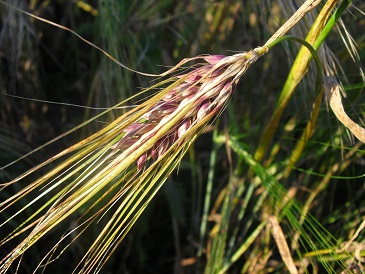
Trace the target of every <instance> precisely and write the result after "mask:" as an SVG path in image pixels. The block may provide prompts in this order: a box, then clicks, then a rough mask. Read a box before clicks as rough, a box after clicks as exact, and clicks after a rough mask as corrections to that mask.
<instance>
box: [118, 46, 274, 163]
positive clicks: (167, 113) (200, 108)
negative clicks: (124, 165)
mask: <svg viewBox="0 0 365 274" xmlns="http://www.w3.org/2000/svg"><path fill="white" fill-rule="evenodd" d="M267 50H268V49H267V48H264V47H263V48H256V49H254V50H251V51H248V52H243V53H239V54H235V55H232V56H224V55H211V56H199V57H195V58H190V59H184V60H183V61H182V62H180V63H179V64H178V65H177V66H176V67H174V68H172V69H171V70H169V72H173V71H176V69H177V68H179V67H180V66H181V65H183V64H185V63H187V62H189V61H192V60H196V59H201V60H204V61H205V62H204V63H203V64H198V65H197V66H196V67H195V68H193V69H192V70H191V71H189V72H187V73H184V74H180V75H178V76H176V77H177V79H178V80H180V81H181V82H180V83H179V85H177V86H176V87H174V88H172V89H171V90H169V91H168V92H167V93H166V94H165V95H164V96H163V97H162V98H161V100H160V101H158V102H157V103H156V104H154V105H152V106H151V107H150V109H149V111H147V112H146V113H145V114H144V115H143V116H142V118H141V119H139V120H138V121H136V122H134V123H132V124H131V125H129V126H128V127H126V128H125V129H124V132H125V135H124V136H123V137H122V138H121V140H120V141H119V142H118V143H117V144H116V145H115V148H117V149H129V152H130V153H133V152H134V151H135V150H136V149H137V148H138V147H139V146H140V145H142V144H143V140H148V139H150V138H152V137H153V136H155V134H156V133H157V132H158V130H160V129H161V128H162V127H163V125H164V124H166V123H168V122H169V121H171V120H172V119H173V118H174V117H177V116H178V114H180V117H181V118H180V119H179V120H178V121H177V122H176V123H175V124H174V125H173V126H172V127H171V128H170V129H169V130H168V132H166V133H165V134H164V135H163V136H162V137H160V139H159V140H158V141H157V142H155V144H154V145H152V147H150V149H149V151H148V152H147V153H146V154H143V155H141V156H140V157H139V158H138V160H137V166H138V170H141V169H142V168H143V167H144V165H145V164H146V163H147V161H148V159H150V158H151V159H152V160H154V161H156V160H158V159H159V158H160V157H161V156H162V155H163V154H164V153H165V152H166V151H167V149H168V148H169V147H170V146H171V145H172V144H174V143H176V142H177V143H178V144H180V143H181V139H182V138H184V136H185V135H187V134H189V131H190V129H191V128H192V127H194V126H195V125H196V124H197V123H200V121H203V124H204V125H206V123H207V122H208V121H209V120H210V119H211V118H213V117H214V116H216V115H217V114H218V113H220V112H221V111H222V110H223V109H224V108H225V106H226V105H227V102H228V100H229V98H230V97H231V95H232V93H233V90H234V87H235V86H236V85H237V83H238V81H239V79H240V77H241V76H242V74H243V73H244V72H245V71H246V70H247V68H248V67H249V66H250V65H251V64H252V63H254V62H255V61H256V60H257V59H258V58H259V57H260V56H261V55H263V54H265V53H266V52H267ZM181 113H183V115H181Z"/></svg>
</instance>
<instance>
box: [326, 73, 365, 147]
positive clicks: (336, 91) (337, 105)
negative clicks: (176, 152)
mask: <svg viewBox="0 0 365 274" xmlns="http://www.w3.org/2000/svg"><path fill="white" fill-rule="evenodd" d="M340 88H341V85H340V84H339V83H338V82H337V80H336V78H334V77H326V78H325V79H324V90H325V93H326V97H327V101H328V102H329V105H330V107H331V109H332V111H333V112H334V114H335V115H336V117H337V119H338V120H340V122H341V123H342V124H343V125H344V126H345V127H347V128H348V129H349V130H350V131H351V132H352V134H354V135H355V137H356V138H357V139H359V140H360V141H361V142H363V143H365V129H364V128H363V127H361V126H359V125H358V124H357V123H355V122H354V121H352V120H351V118H350V117H349V116H348V115H347V114H346V112H345V110H344V108H343V105H342V100H341V89H340Z"/></svg>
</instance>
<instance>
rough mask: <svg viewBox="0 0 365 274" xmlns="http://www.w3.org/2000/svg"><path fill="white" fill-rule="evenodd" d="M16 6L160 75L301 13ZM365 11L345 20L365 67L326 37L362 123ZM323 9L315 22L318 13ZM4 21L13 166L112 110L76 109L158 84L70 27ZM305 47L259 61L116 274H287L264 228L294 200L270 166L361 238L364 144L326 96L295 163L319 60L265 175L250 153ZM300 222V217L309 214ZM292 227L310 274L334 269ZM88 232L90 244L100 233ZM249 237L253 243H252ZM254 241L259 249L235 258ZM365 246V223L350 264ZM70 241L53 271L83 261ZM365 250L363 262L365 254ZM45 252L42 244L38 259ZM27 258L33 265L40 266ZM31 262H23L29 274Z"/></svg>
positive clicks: (260, 39)
mask: <svg viewBox="0 0 365 274" xmlns="http://www.w3.org/2000/svg"><path fill="white" fill-rule="evenodd" d="M293 2H295V1H293ZM298 2H300V1H298ZM9 3H12V4H13V5H16V6H17V7H19V8H21V9H24V10H26V11H30V12H31V13H33V14H35V15H38V16H41V17H43V18H46V19H48V20H50V21H53V22H56V23H58V24H61V25H64V26H67V27H69V28H71V29H72V30H74V31H76V32H77V33H79V34H80V35H82V36H83V37H85V38H86V39H88V40H90V41H91V42H93V43H95V44H96V45H98V46H100V47H101V48H103V49H104V50H105V51H106V52H108V53H110V54H111V55H112V56H114V57H115V58H116V59H118V60H120V61H121V62H122V63H123V64H125V65H127V66H128V67H130V68H132V69H134V70H139V71H143V72H147V73H161V72H163V71H164V70H166V69H167V68H168V67H169V66H172V65H174V64H176V63H178V61H180V60H181V59H183V58H185V57H192V56H195V55H198V54H225V55H229V54H232V53H233V52H236V51H243V50H249V49H252V48H254V47H256V46H257V45H262V44H264V43H265V41H266V40H267V38H268V37H269V36H270V34H272V33H273V32H274V31H275V30H276V29H277V28H278V27H279V26H280V25H281V24H282V23H283V22H285V20H286V19H287V18H288V16H290V15H291V13H292V12H293V10H290V8H296V7H295V6H293V7H291V5H294V4H287V3H285V1H282V2H281V1H276V0H275V1H270V3H268V1H259V0H251V1H235V0H228V1H223V0H222V1H220V0H216V1H194V0H186V1H172V0H163V1H161V0H160V1H159V0H155V1H154V0H138V1H125V0H123V1H108V0H104V1H76V0H74V1H65V0H55V1H37V0H32V1H30V2H29V3H27V4H25V2H22V1H20V2H18V1H9ZM284 7H286V8H287V9H285V8H284ZM359 10H360V11H361V10H362V11H363V12H364V11H365V4H364V3H363V2H362V1H354V6H353V7H351V8H350V9H349V11H348V12H346V13H345V14H344V16H343V22H344V25H345V26H346V27H347V29H348V32H349V33H350V34H351V35H352V36H353V38H354V39H355V41H356V43H357V45H358V49H359V51H358V52H359V55H360V59H361V60H362V63H361V64H358V66H356V65H354V62H353V61H352V60H351V58H350V55H349V53H348V50H347V49H346V46H345V45H344V43H343V38H341V36H340V33H339V29H336V30H335V31H334V32H333V33H331V35H330V36H329V37H328V38H327V40H326V44H327V46H328V47H329V49H330V50H331V51H332V52H333V55H334V56H336V58H337V62H338V64H339V65H340V67H341V69H340V68H339V67H338V75H337V76H338V78H339V79H340V80H342V84H343V85H344V86H345V89H346V92H347V97H346V98H345V99H344V105H345V108H346V110H347V112H348V113H349V115H350V116H351V117H352V118H353V119H354V120H355V121H356V122H358V123H359V124H360V125H363V123H362V119H363V116H364V110H365V106H364V102H365V96H364V95H363V88H364V84H363V82H362V78H361V74H360V72H359V66H360V67H364V60H365V52H364V49H365V33H364V32H363V31H362V30H363V29H364V28H365V16H364V15H363V13H361V12H359ZM310 16H312V17H313V18H315V13H314V12H313V13H311V15H310ZM0 17H1V26H0V90H1V92H0V166H4V165H5V164H7V163H9V162H11V161H12V160H15V159H16V158H18V157H19V156H21V155H23V154H25V153H26V152H28V151H30V150H31V148H36V147H37V146H39V145H41V144H43V143H44V142H46V141H48V140H50V139H52V138H54V137H56V136H58V135H59V134H61V133H63V132H65V131H67V130H68V129H70V128H72V127H74V126H75V125H77V124H79V123H80V122H82V121H85V120H86V119H87V118H89V117H91V116H93V115H95V114H96V113H99V112H100V110H92V109H86V108H78V107H73V106H69V105H66V104H77V105H82V106H92V107H96V108H106V107H110V106H112V105H114V104H115V103H117V102H119V101H121V100H123V99H125V98H128V97H129V96H131V95H133V94H136V93H137V92H138V91H139V90H140V89H141V88H142V87H147V86H149V85H151V84H152V83H154V82H155V81H156V80H154V79H151V78H147V77H142V76H140V75H138V74H136V73H133V72H130V71H127V70H125V69H123V68H120V67H119V66H118V65H116V64H115V63H113V62H112V61H111V60H110V59H108V58H107V57H106V56H104V55H103V54H102V53H100V52H99V51H97V50H95V49H94V48H92V47H90V46H89V45H87V44H85V43H84V42H82V41H81V40H79V39H78V38H77V37H75V36H73V35H72V34H70V33H69V32H66V31H64V30H61V29H57V28H55V27H54V26H50V25H48V24H45V23H43V22H39V21H37V20H35V19H33V18H31V17H29V16H26V15H24V14H21V13H19V12H17V11H15V10H11V9H8V8H6V7H5V6H3V5H1V4H0ZM310 27H311V19H310V17H306V18H305V20H303V22H301V23H300V24H298V25H297V26H295V27H294V29H293V30H292V31H291V34H293V35H297V36H299V37H301V38H304V37H305V35H306V33H307V32H308V30H309V28H310ZM297 52H298V46H297V45H295V44H292V43H285V44H283V46H278V47H276V48H274V49H273V50H272V51H271V52H270V53H269V54H268V55H266V56H265V57H264V58H262V59H261V60H260V61H258V62H257V63H256V64H255V65H254V66H253V67H252V68H250V70H249V71H248V72H247V73H246V74H245V75H244V77H243V78H242V79H241V82H240V85H239V86H238V87H237V90H236V93H235V96H234V97H233V98H232V100H231V103H230V105H229V107H228V109H227V110H226V112H225V113H224V114H223V115H222V116H221V118H220V119H219V121H217V122H215V123H214V125H212V127H211V128H209V129H207V130H206V132H205V133H204V134H203V135H202V136H201V137H200V138H199V139H198V141H197V142H196V143H195V144H194V146H193V148H192V149H191V150H190V151H189V153H188V155H187V156H186V157H185V158H184V159H183V161H182V162H181V165H180V166H179V169H178V171H176V173H174V174H172V176H170V178H169V180H168V181H167V182H166V183H165V186H164V187H163V190H162V191H160V192H159V193H158V194H157V197H156V198H155V199H154V200H153V201H152V202H151V204H150V205H149V206H148V208H147V210H146V212H145V213H144V214H143V215H142V217H141V219H140V220H138V222H137V224H136V226H135V227H134V228H133V229H132V231H131V232H130V234H129V235H128V237H127V238H126V240H125V241H124V242H123V243H122V244H121V246H120V247H119V248H118V249H117V251H116V252H115V253H114V254H113V256H112V257H111V258H110V259H109V261H108V263H107V264H106V266H105V268H104V270H103V273H128V272H129V273H203V272H204V271H206V273H218V272H217V271H216V270H215V269H217V264H218V266H219V267H222V266H229V267H230V268H229V271H228V272H229V273H259V272H260V273H284V272H285V271H286V270H285V265H284V264H283V262H282V259H281V257H280V254H279V252H278V250H277V247H276V244H275V241H274V240H273V239H272V237H271V236H270V228H269V226H264V222H265V221H266V219H267V217H268V216H269V215H280V212H278V211H280V210H281V208H279V207H278V208H275V207H273V204H275V202H273V201H271V202H268V200H270V195H268V190H267V189H265V187H264V186H263V185H262V184H261V183H260V180H259V178H262V177H261V176H260V175H262V176H264V177H265V178H269V177H270V178H272V179H273V180H277V181H280V182H281V184H282V185H283V186H284V187H285V188H286V190H287V191H288V195H289V196H290V197H291V198H293V197H294V198H295V199H296V200H297V201H299V203H301V204H302V205H303V207H304V209H305V210H308V211H309V212H310V213H311V214H312V215H313V216H314V217H315V218H316V219H317V220H319V222H320V223H321V224H322V225H323V226H325V227H326V229H327V230H328V231H329V232H330V233H331V234H332V235H333V236H334V237H335V238H336V239H338V243H337V244H338V248H340V246H341V244H344V243H345V242H346V241H349V239H350V238H351V237H352V236H353V235H354V233H355V231H356V230H357V229H358V228H359V226H360V224H361V222H362V221H363V220H364V216H365V182H364V174H365V162H364V153H365V150H364V146H363V144H361V143H359V142H358V141H357V140H355V139H353V138H352V137H351V135H350V134H348V132H347V130H346V128H345V127H343V126H342V125H340V123H339V122H338V121H337V119H336V117H335V116H334V115H333V113H332V112H331V111H330V110H329V109H328V108H327V107H326V105H325V103H323V104H322V107H321V110H320V113H319V118H318V121H317V125H316V130H315V133H314V135H313V136H312V138H311V139H310V140H309V142H308V144H307V147H306V148H305V150H304V152H303V153H302V154H301V156H300V159H299V161H298V162H297V163H296V165H295V166H294V167H293V172H291V173H290V175H289V176H287V177H286V176H285V170H286V168H287V166H288V164H287V163H288V158H289V157H290V155H291V152H292V151H293V149H294V148H295V144H296V142H297V141H298V139H299V137H300V136H301V134H302V132H303V130H304V129H305V127H306V123H307V121H308V119H309V115H310V111H311V108H312V104H313V102H314V99H315V96H316V95H315V93H314V82H315V80H314V79H315V75H316V71H315V68H314V66H313V67H312V66H311V67H310V68H309V74H308V75H307V76H306V77H305V79H304V80H303V82H302V83H301V84H300V86H299V87H298V88H297V90H296V92H295V94H294V97H293V98H291V100H290V102H289V105H288V106H287V108H286V110H285V112H284V114H283V116H282V117H281V119H280V123H279V127H278V130H277V132H276V134H275V136H274V140H273V142H272V143H271V145H270V148H269V152H268V153H267V155H266V156H265V158H264V160H262V161H261V162H260V163H259V165H260V166H261V167H262V170H264V171H261V172H262V173H260V172H257V171H256V173H255V175H253V174H252V168H253V167H252V166H250V165H249V164H248V160H247V159H248V158H247V157H248V156H247V155H251V154H252V155H253V154H254V152H255V150H256V148H257V146H258V144H259V140H260V137H261V134H262V133H263V130H264V128H265V127H266V125H267V123H268V122H269V120H270V118H271V117H272V114H273V111H274V108H275V105H276V101H277V99H278V95H279V93H280V90H281V88H282V86H283V84H284V82H285V79H286V77H287V74H288V72H289V70H290V68H291V65H292V62H293V59H294V58H295V55H296V53H297ZM10 95H15V96H21V97H25V98H30V99H37V100H44V101H52V102H60V103H65V104H64V105H62V104H50V103H47V102H38V101H35V100H25V99H20V98H15V97H12V96H10ZM133 103H136V102H131V105H132V104H133ZM122 112H123V110H118V111H113V112H110V114H109V117H108V118H106V119H105V120H103V121H97V122H95V123H93V124H92V125H91V126H88V127H86V128H85V129H84V131H83V133H82V134H81V135H77V136H73V137H67V138H64V139H62V141H61V142H58V143H57V146H52V145H51V146H50V147H49V148H48V149H47V150H42V151H40V152H39V153H37V154H35V155H32V156H31V157H30V158H28V159H27V160H26V161H23V162H19V163H17V164H16V165H13V166H11V167H10V168H7V169H6V170H1V171H0V180H1V182H6V181H8V180H10V179H12V178H14V177H16V176H17V175H19V174H20V173H21V172H24V171H25V170H27V169H29V168H30V167H32V166H34V165H36V164H38V163H40V162H42V160H45V159H47V158H48V157H50V156H52V155H54V154H55V153H56V152H59V151H61V150H62V149H63V148H66V147H67V146H70V145H72V144H73V143H74V142H75V141H77V140H80V139H81V138H85V137H87V136H88V135H89V134H90V133H91V132H94V131H95V130H96V129H98V128H101V127H103V126H104V124H105V123H108V122H109V121H111V120H113V119H115V117H117V116H118V115H120V114H121V113H122ZM225 137H227V138H225ZM228 139H230V140H231V144H229V142H228ZM245 155H246V156H245ZM245 157H246V158H245ZM260 170H261V169H260ZM207 189H208V190H210V192H209V191H208V192H207ZM14 192H16V189H14ZM1 195H5V194H1ZM4 198H5V197H0V199H4ZM275 198H277V197H274V198H273V197H271V199H275ZM278 199H280V196H279V198H278ZM280 207H281V203H280ZM205 210H207V212H205ZM302 213H303V212H302ZM205 214H206V215H205ZM299 214H300V212H299ZM304 215H305V214H303V216H304ZM301 217H302V216H301V215H298V216H297V218H298V220H299V219H300V218H301ZM2 218H3V216H1V219H2ZM303 218H306V217H305V216H304V217H303ZM202 220H203V222H202ZM204 220H205V221H206V223H204ZM309 221H311V220H309ZM14 222H15V221H14ZM313 222H314V221H313ZM202 224H203V225H202ZM205 224H206V228H204V225H205ZM281 225H282V229H283V230H284V233H285V235H286V236H287V238H286V240H287V242H288V244H289V247H291V251H292V254H291V255H292V256H293V258H294V261H295V262H296V263H297V267H298V269H301V270H302V271H304V272H305V271H306V272H309V273H315V272H319V273H323V272H321V271H323V269H322V266H321V265H320V263H319V262H318V263H317V261H316V259H314V263H313V262H312V263H313V264H312V265H311V266H308V267H307V266H304V265H305V264H306V263H307V258H306V255H305V252H306V251H305V250H302V249H301V247H298V238H296V237H299V235H298V234H299V231H295V230H294V231H293V227H292V226H291V225H290V224H289V223H287V221H285V220H283V221H282V223H281ZM14 226H16V223H15V224H14ZM97 231H98V230H97V229H95V233H97ZM253 232H257V234H254V233H253ZM296 233H298V234H296ZM88 236H89V238H85V239H84V241H86V242H89V241H92V239H93V238H95V237H96V235H88ZM52 237H54V238H52ZM59 237H60V235H54V236H52V235H51V236H49V238H50V241H49V242H48V240H47V241H44V242H42V243H41V244H40V245H38V246H37V248H39V249H41V245H47V244H49V245H51V244H54V243H55V241H57V240H58V238H59ZM250 237H252V242H250V243H248V242H247V240H248V239H251V238H250ZM246 243H247V250H246V252H244V253H242V254H240V256H239V257H238V259H237V260H233V261H231V260H232V258H235V257H234V256H235V254H236V253H235V252H236V251H237V250H239V247H242V246H243V245H244V244H246ZM364 243H365V232H364V230H361V231H360V233H359V236H358V237H357V238H356V239H355V240H354V242H353V244H352V245H351V247H349V249H348V250H347V251H348V252H349V254H350V255H347V256H346V257H345V258H344V262H345V264H347V265H350V264H351V263H352V262H356V263H357V264H359V265H361V263H362V261H359V259H362V260H364V255H365V254H364V253H365V247H364ZM70 250H71V252H69V253H68V255H66V256H65V257H63V258H62V259H60V260H62V264H59V263H57V262H55V263H53V264H50V268H49V269H47V271H50V270H52V271H53V273H69V272H70V269H73V268H74V267H75V258H80V256H82V254H83V247H82V246H78V247H76V248H73V249H70ZM356 250H357V251H359V254H360V257H359V258H355V257H356V256H355V255H356V254H355V251H356ZM5 252H6V251H5V250H2V251H1V252H0V253H1V255H4V254H3V253H5ZM40 253H41V252H40ZM40 253H39V254H40ZM39 254H38V253H37V250H35V251H34V256H36V257H39V256H40V255H39ZM307 257H311V255H310V254H308V256H307ZM323 260H329V261H330V260H331V258H330V257H324V258H323ZM28 263H29V265H30V269H32V266H33V268H34V264H37V263H36V262H34V263H32V262H28ZM303 264H304V265H303ZM308 264H309V263H308ZM27 271H28V270H27V269H22V272H21V273H28V272H27Z"/></svg>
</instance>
